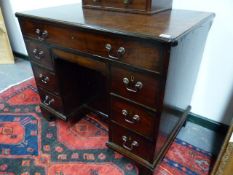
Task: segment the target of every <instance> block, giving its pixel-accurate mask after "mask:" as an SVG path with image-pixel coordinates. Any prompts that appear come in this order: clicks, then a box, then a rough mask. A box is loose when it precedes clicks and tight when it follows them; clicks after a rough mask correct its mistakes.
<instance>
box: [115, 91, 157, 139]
mask: <svg viewBox="0 0 233 175" xmlns="http://www.w3.org/2000/svg"><path fill="white" fill-rule="evenodd" d="M111 120H113V121H115V122H117V123H118V124H119V125H121V126H124V127H126V128H128V129H130V130H131V131H135V132H137V133H139V134H140V135H143V136H144V137H147V138H149V139H153V138H154V134H155V128H157V126H158V125H159V116H157V115H156V113H154V112H151V111H149V110H146V109H144V108H142V107H140V106H138V105H136V104H132V103H129V102H127V101H125V100H123V99H120V98H117V97H114V96H111Z"/></svg>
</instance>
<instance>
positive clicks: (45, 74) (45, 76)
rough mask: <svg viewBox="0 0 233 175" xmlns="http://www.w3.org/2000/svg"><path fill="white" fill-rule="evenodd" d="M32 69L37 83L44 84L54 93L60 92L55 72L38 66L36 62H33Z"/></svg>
mask: <svg viewBox="0 0 233 175" xmlns="http://www.w3.org/2000/svg"><path fill="white" fill-rule="evenodd" d="M32 69H33V72H34V77H35V79H36V83H37V85H39V86H42V87H43V88H45V89H47V90H49V91H51V92H53V93H56V94H59V86H58V81H57V77H56V75H55V73H53V72H51V71H48V70H46V69H43V68H41V67H39V66H36V65H35V64H32Z"/></svg>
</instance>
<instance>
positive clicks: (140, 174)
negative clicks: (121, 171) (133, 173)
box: [137, 164, 154, 175]
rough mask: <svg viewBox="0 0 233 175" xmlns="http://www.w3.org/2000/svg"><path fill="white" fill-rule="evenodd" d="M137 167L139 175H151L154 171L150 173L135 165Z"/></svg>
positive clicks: (144, 168)
mask: <svg viewBox="0 0 233 175" xmlns="http://www.w3.org/2000/svg"><path fill="white" fill-rule="evenodd" d="M137 167H138V171H139V175H153V174H154V171H151V170H150V169H148V168H146V167H144V166H142V165H139V164H137Z"/></svg>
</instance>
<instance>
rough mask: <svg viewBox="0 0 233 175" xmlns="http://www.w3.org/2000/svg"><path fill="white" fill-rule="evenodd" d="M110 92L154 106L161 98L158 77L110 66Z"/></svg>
mask: <svg viewBox="0 0 233 175" xmlns="http://www.w3.org/2000/svg"><path fill="white" fill-rule="evenodd" d="M111 76H112V80H111V92H113V93H116V94H118V95H121V96H123V97H126V98H129V99H131V100H134V101H136V102H139V103H142V104H144V105H147V106H150V107H152V108H156V107H157V106H158V104H159V103H160V100H161V97H160V96H161V93H160V91H161V90H160V89H161V87H160V86H161V83H160V81H159V79H158V77H155V76H154V75H150V74H142V73H139V72H135V71H129V70H126V69H124V68H120V67H116V66H112V67H111Z"/></svg>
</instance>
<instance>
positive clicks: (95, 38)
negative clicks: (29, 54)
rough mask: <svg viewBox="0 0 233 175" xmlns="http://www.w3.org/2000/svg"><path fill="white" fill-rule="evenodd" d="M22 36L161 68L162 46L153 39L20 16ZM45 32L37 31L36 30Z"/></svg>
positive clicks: (151, 67) (141, 65) (155, 68)
mask: <svg viewBox="0 0 233 175" xmlns="http://www.w3.org/2000/svg"><path fill="white" fill-rule="evenodd" d="M20 24H21V28H22V32H23V35H24V36H28V37H32V38H35V39H38V40H42V41H46V42H49V43H52V44H56V45H59V46H62V47H65V48H72V49H77V50H79V51H81V52H85V53H89V54H92V55H96V56H101V57H105V58H108V59H111V60H115V61H119V62H123V63H126V64H131V65H134V66H136V67H142V68H145V69H150V70H152V71H156V72H161V71H162V70H161V67H162V66H161V61H162V56H161V52H162V47H161V46H160V45H159V44H158V43H155V42H152V41H148V40H142V39H134V38H128V37H123V36H120V35H115V34H107V33H104V32H94V31H92V30H87V29H85V30H84V29H80V28H76V29H74V28H72V27H67V26H66V27H65V26H61V25H59V26H58V25H55V24H49V23H42V22H36V21H32V20H22V19H21V20H20ZM38 30H39V31H42V33H47V34H46V35H43V34H39V35H38V34H37V33H36V31H38Z"/></svg>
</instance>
